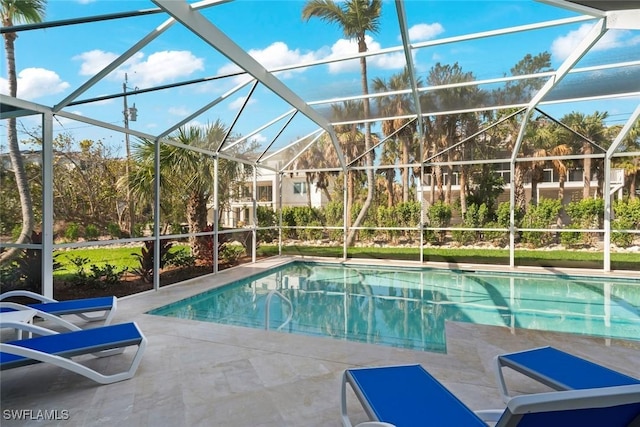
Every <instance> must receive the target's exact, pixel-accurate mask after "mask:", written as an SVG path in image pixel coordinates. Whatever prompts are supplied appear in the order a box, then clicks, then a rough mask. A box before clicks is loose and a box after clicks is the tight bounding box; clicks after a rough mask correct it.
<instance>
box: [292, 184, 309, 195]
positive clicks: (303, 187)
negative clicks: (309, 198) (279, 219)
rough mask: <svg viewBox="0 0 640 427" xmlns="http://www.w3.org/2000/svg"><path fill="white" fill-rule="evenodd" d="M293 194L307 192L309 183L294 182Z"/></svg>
mask: <svg viewBox="0 0 640 427" xmlns="http://www.w3.org/2000/svg"><path fill="white" fill-rule="evenodd" d="M293 194H307V183H306V182H294V183H293Z"/></svg>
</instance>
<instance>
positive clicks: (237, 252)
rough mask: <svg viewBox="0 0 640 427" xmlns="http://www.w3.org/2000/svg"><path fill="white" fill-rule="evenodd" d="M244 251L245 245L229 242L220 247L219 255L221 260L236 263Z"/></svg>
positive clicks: (231, 263)
mask: <svg viewBox="0 0 640 427" xmlns="http://www.w3.org/2000/svg"><path fill="white" fill-rule="evenodd" d="M244 253H245V250H244V246H242V245H238V244H235V243H232V242H227V243H224V244H223V245H222V246H221V247H220V252H219V255H220V260H221V261H223V262H226V263H228V264H230V265H234V264H236V263H237V262H238V259H239V258H240V257H241V256H242V255H244Z"/></svg>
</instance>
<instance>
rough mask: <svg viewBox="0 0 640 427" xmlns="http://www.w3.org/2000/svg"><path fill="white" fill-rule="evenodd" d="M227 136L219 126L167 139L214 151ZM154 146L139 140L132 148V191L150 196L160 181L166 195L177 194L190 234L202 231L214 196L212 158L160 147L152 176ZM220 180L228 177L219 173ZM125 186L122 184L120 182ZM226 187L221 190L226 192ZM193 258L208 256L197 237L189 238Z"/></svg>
mask: <svg viewBox="0 0 640 427" xmlns="http://www.w3.org/2000/svg"><path fill="white" fill-rule="evenodd" d="M226 133H227V129H226V127H225V126H224V125H223V124H222V123H221V122H220V121H216V122H215V123H213V124H211V125H209V126H207V127H206V128H204V129H203V128H200V127H197V126H190V127H188V128H184V127H183V128H180V129H178V130H177V131H176V132H175V133H174V134H172V135H171V136H170V139H171V140H173V141H175V142H178V143H180V144H183V145H186V146H197V147H199V148H205V149H209V150H212V151H215V150H216V149H217V148H218V147H219V146H220V143H221V142H222V140H223V138H224V136H225V135H226ZM154 156H155V143H154V141H151V140H146V139H141V140H140V141H139V142H138V143H136V144H134V146H133V159H134V160H135V162H136V168H134V170H133V171H132V176H131V178H130V185H131V190H132V192H133V195H134V196H137V197H139V198H144V197H148V195H149V194H153V190H152V188H153V185H154V181H155V177H156V176H158V177H159V179H160V185H161V187H162V188H163V190H165V191H167V194H179V195H182V196H181V200H182V202H183V203H184V205H183V206H185V207H186V219H187V224H188V226H189V232H190V233H198V232H201V231H205V229H206V227H207V203H208V202H209V201H210V199H211V197H212V195H213V183H214V176H213V175H214V162H213V158H212V157H211V156H206V155H204V154H201V153H199V152H197V151H193V150H189V149H187V148H183V147H178V146H175V145H170V144H161V145H160V170H159V171H157V172H156V173H154V169H153V165H154ZM219 176H227V174H226V173H220V174H219ZM121 184H123V185H126V184H124V181H122V182H121ZM228 185H229V183H227V184H226V185H225V184H223V185H222V188H225V189H226V190H228V189H229V186H228ZM158 214H159V213H156V215H158ZM189 243H190V245H191V251H192V254H193V255H194V256H195V257H196V258H197V257H199V256H200V254H203V253H207V250H206V247H205V246H206V245H207V240H206V239H200V238H197V237H196V236H191V237H190V238H189Z"/></svg>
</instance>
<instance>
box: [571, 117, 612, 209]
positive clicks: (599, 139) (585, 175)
mask: <svg viewBox="0 0 640 427" xmlns="http://www.w3.org/2000/svg"><path fill="white" fill-rule="evenodd" d="M608 116H609V113H607V112H599V111H596V112H594V113H593V114H591V115H589V116H587V115H585V114H584V113H579V112H572V113H569V114H567V115H566V116H564V117H563V118H562V119H561V120H560V121H561V122H563V123H564V124H566V125H567V126H569V127H570V128H571V129H572V130H573V131H574V132H576V133H577V135H576V134H574V137H573V141H574V143H577V144H581V148H580V151H581V152H582V154H587V155H589V154H593V152H594V151H593V149H594V147H596V148H598V149H599V150H600V151H603V149H601V147H603V146H604V145H606V144H607V137H608V134H607V127H606V126H605V123H604V121H605V120H606V119H607V117H608ZM601 162H602V161H601V160H600V159H599V162H598V163H601ZM591 169H592V160H591V159H590V158H585V159H584V160H583V172H582V181H583V184H584V190H583V194H582V197H583V198H584V199H587V198H589V197H590V196H591V175H592V172H591ZM600 169H602V168H600ZM600 191H602V189H599V192H600Z"/></svg>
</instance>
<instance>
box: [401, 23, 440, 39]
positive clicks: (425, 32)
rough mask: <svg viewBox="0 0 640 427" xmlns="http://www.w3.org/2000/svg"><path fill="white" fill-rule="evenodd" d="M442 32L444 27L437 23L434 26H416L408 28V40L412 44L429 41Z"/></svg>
mask: <svg viewBox="0 0 640 427" xmlns="http://www.w3.org/2000/svg"><path fill="white" fill-rule="evenodd" d="M443 32H444V27H443V26H442V25H440V24H439V23H437V22H436V23H435V24H417V25H414V26H413V27H411V28H409V40H410V41H412V42H421V41H425V40H431V39H433V38H434V37H436V36H437V35H439V34H442V33H443Z"/></svg>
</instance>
